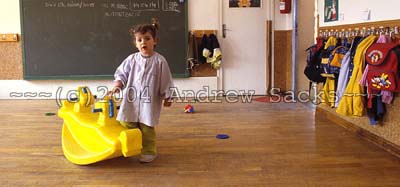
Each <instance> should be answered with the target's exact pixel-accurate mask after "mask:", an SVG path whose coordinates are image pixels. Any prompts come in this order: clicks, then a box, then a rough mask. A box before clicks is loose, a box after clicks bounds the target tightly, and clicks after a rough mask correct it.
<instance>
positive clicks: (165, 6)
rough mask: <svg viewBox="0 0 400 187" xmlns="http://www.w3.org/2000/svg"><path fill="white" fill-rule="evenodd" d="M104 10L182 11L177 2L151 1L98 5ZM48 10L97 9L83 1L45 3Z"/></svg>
mask: <svg viewBox="0 0 400 187" xmlns="http://www.w3.org/2000/svg"><path fill="white" fill-rule="evenodd" d="M98 4H100V5H99V6H101V7H102V8H105V9H116V10H124V11H128V10H129V11H134V12H137V11H172V12H178V13H180V12H181V11H180V10H179V9H178V7H179V3H178V2H176V0H151V1H148V0H146V1H144V0H143V1H142V2H137V1H130V2H128V3H115V2H109V3H98ZM44 7H46V8H95V7H96V3H95V2H87V1H83V0H65V1H58V2H53V1H46V2H44Z"/></svg>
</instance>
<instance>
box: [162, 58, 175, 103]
mask: <svg viewBox="0 0 400 187" xmlns="http://www.w3.org/2000/svg"><path fill="white" fill-rule="evenodd" d="M160 78H161V80H160V96H161V97H162V98H164V99H168V98H171V97H172V93H173V90H172V89H171V88H173V87H174V83H173V80H172V75H171V71H170V70H169V66H168V62H167V61H166V60H163V62H162V64H161V77H160Z"/></svg>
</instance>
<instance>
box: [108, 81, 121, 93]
mask: <svg viewBox="0 0 400 187" xmlns="http://www.w3.org/2000/svg"><path fill="white" fill-rule="evenodd" d="M122 86H123V85H122V82H121V81H120V80H118V81H115V82H114V88H113V89H112V90H111V91H109V92H108V93H107V95H108V96H112V95H113V94H115V93H119V92H120V91H121V88H122Z"/></svg>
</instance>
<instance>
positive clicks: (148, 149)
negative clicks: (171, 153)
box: [120, 121, 157, 155]
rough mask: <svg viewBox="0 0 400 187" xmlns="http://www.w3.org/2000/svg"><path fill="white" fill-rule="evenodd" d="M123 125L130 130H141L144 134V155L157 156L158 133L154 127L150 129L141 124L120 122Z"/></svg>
mask: <svg viewBox="0 0 400 187" xmlns="http://www.w3.org/2000/svg"><path fill="white" fill-rule="evenodd" d="M120 123H121V125H122V126H124V127H126V128H128V129H136V128H139V129H140V131H141V132H142V146H143V148H142V155H155V154H157V149H156V131H155V129H154V127H149V126H147V125H145V124H143V123H139V122H124V121H120Z"/></svg>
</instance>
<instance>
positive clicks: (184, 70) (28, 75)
mask: <svg viewBox="0 0 400 187" xmlns="http://www.w3.org/2000/svg"><path fill="white" fill-rule="evenodd" d="M25 1H27V0H20V15H21V33H22V37H21V43H22V54H23V55H22V56H23V78H24V79H25V80H51V79H67V80H91V79H96V80H98V79H112V78H113V72H114V71H115V68H116V67H117V66H118V65H119V64H120V63H121V62H122V60H123V59H124V58H125V57H127V56H128V55H129V54H126V55H125V56H124V57H123V59H122V60H121V59H120V60H118V62H117V64H116V65H115V63H116V62H114V66H115V67H113V68H111V70H112V71H111V73H107V74H96V73H92V74H73V73H72V74H68V75H46V73H43V74H32V70H31V69H29V68H31V67H32V66H31V64H29V63H30V62H29V58H31V57H30V56H29V50H30V48H29V47H32V46H29V45H30V44H28V43H29V39H28V38H27V36H26V35H28V34H27V30H26V28H27V27H28V26H29V25H28V26H27V23H26V22H27V21H29V19H27V18H25V16H26V15H25V12H24V11H25V9H24V5H25V4H24V2H25ZM60 1H63V0H60ZM60 1H57V2H60ZM64 1H65V0H64ZM75 1H76V2H96V3H99V1H98V0H96V1H90V0H71V1H68V2H75ZM114 1H118V2H121V1H125V2H129V3H131V2H136V1H138V2H140V1H143V0H114ZM114 1H110V0H102V1H101V2H100V3H103V4H107V3H109V2H114ZM154 1H159V2H160V1H162V3H164V1H166V2H173V1H176V3H178V2H179V3H181V1H180V0H179V1H178V0H154ZM187 1H188V0H184V1H183V2H184V5H183V12H181V13H182V15H181V16H183V18H182V19H183V20H184V23H183V25H181V30H178V31H179V32H180V33H181V35H182V38H179V39H180V40H179V41H180V42H181V43H179V44H180V46H181V47H180V48H177V47H176V46H177V45H176V43H172V42H170V41H169V42H170V43H169V44H168V45H164V46H163V41H168V38H167V37H165V35H164V38H160V42H159V44H158V46H157V47H156V51H158V49H160V50H162V49H165V48H168V49H169V48H171V49H174V50H175V51H174V52H173V53H174V54H175V53H177V54H179V55H181V58H180V60H175V61H171V60H170V59H169V58H168V54H165V53H163V52H160V54H162V55H163V56H165V57H166V58H167V61H168V62H169V64H170V68H171V71H172V74H173V77H175V78H186V77H189V76H190V72H189V70H188V67H187V45H188V44H187V38H188V2H187ZM44 2H46V3H47V2H50V3H52V2H54V1H50V0H40V1H39V3H44ZM65 2H67V1H65ZM28 3H30V2H28ZM110 4H111V3H110ZM46 6H47V5H46ZM159 8H160V9H161V8H164V7H159ZM96 11H97V10H96ZM163 11H164V10H163ZM160 12H161V11H160ZM162 13H164V12H161V13H160V15H159V16H161V17H162V16H164V17H165V15H162ZM156 16H158V15H157V13H156ZM147 18H148V19H147ZM142 19H144V18H142ZM146 19H147V20H148V21H147V20H146V22H147V23H150V20H151V17H146ZM157 19H158V18H157ZM160 19H161V20H160V25H161V29H160V33H161V34H162V33H163V31H164V32H166V30H167V29H166V28H167V27H168V25H165V22H163V20H162V19H163V18H160ZM168 21H169V20H168ZM168 21H166V22H168ZM172 22H174V21H172ZM139 23H143V21H141V22H139ZM135 24H137V23H135ZM163 24H164V25H163ZM132 25H134V24H131V25H130V26H132ZM173 27H174V26H171V28H173ZM168 31H169V32H171V29H169V30H168ZM183 37H184V38H183ZM127 42H129V43H130V42H131V41H130V40H128V41H127ZM182 42H183V43H182ZM129 45H130V47H131V49H132V51H133V49H134V47H133V46H132V45H131V44H129ZM165 46H166V47H165ZM182 46H183V47H182ZM72 47H74V46H72ZM65 49H68V47H66V48H65ZM110 50H111V49H110ZM135 51H137V50H136V49H135ZM176 51H178V52H176ZM158 52H159V51H158ZM131 53H132V52H131ZM51 55H52V54H51ZM179 55H176V56H179ZM64 63H65V62H64ZM79 63H83V62H79ZM96 63H97V62H96ZM171 65H172V66H171ZM54 66H55V67H56V66H58V64H55V65H54ZM174 66H175V67H174ZM89 67H91V66H89ZM79 68H80V67H79ZM86 68H87V67H86ZM50 69H51V68H50ZM81 69H84V68H81ZM175 69H178V72H174V70H175ZM107 70H108V68H107ZM50 71H51V70H50Z"/></svg>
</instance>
